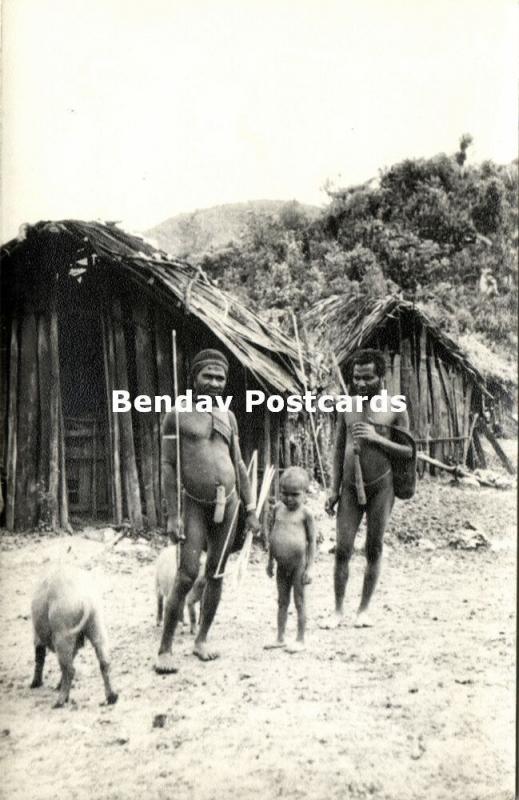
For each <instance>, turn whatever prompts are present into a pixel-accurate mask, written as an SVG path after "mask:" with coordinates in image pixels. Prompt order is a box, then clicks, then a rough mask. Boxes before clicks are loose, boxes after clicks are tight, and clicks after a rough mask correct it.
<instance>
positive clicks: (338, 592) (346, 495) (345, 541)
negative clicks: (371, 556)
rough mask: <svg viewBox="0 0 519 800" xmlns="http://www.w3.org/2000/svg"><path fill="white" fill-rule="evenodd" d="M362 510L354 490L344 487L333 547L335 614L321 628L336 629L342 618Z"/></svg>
mask: <svg viewBox="0 0 519 800" xmlns="http://www.w3.org/2000/svg"><path fill="white" fill-rule="evenodd" d="M363 513H364V509H363V508H361V506H359V504H358V503H357V497H356V495H355V492H354V490H352V489H351V488H350V487H348V486H347V487H345V488H344V489H343V491H342V494H341V499H340V501H339V508H338V510H337V543H336V546H335V570H334V591H335V613H334V614H333V615H332V616H331V617H330V618H329V619H327V620H326V621H325V622H322V623H321V625H320V627H321V628H337V627H338V626H339V625H340V624H341V622H342V618H343V606H344V595H345V592H346V584H347V583H348V577H349V565H350V559H351V556H352V553H353V545H354V544H355V536H356V535H357V531H358V529H359V525H360V522H361V519H362V515H363Z"/></svg>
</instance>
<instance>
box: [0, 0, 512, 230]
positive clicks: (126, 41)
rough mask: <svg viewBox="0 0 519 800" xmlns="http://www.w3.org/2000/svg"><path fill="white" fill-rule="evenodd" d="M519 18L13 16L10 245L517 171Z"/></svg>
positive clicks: (191, 12) (277, 9) (344, 2)
mask: <svg viewBox="0 0 519 800" xmlns="http://www.w3.org/2000/svg"><path fill="white" fill-rule="evenodd" d="M517 16H518V10H517V4H516V2H515V0H435V2H430V1H429V0H145V2H143V0H4V2H3V19H2V28H3V54H2V67H3V86H2V93H3V141H2V217H1V223H2V226H1V236H2V241H5V240H6V239H7V238H10V237H11V236H15V235H16V233H17V231H18V228H19V226H20V225H21V224H22V223H24V222H36V221H37V220H39V219H61V218H71V217H76V218H82V219H108V220H120V221H122V223H123V224H124V225H126V226H127V227H128V228H129V229H132V230H145V229H147V228H149V227H151V226H153V225H155V224H157V223H159V222H161V221H163V220H164V219H167V218H168V217H170V216H172V215H174V214H177V213H179V212H182V211H192V210H194V209H196V208H206V207H209V206H213V205H217V204H220V203H232V202H242V201H247V200H252V199H274V200H275V199H279V200H291V199H297V200H299V201H300V202H305V203H315V204H323V203H325V202H326V194H325V192H324V191H323V187H324V185H325V183H326V182H327V181H331V182H332V184H333V185H335V186H346V185H350V184H356V183H360V182H363V181H365V180H368V179H370V178H372V177H374V176H376V175H377V174H378V172H379V170H380V169H383V168H384V167H388V166H390V165H391V164H393V163H395V162H397V161H400V160H402V159H403V158H408V157H413V158H414V157H430V156H432V155H434V154H436V153H438V152H454V151H455V150H456V149H457V145H458V141H459V138H460V136H461V134H463V133H465V132H469V133H470V134H472V136H473V137H474V144H473V146H472V147H471V149H470V151H469V153H470V159H471V160H472V161H473V162H476V161H481V160H483V159H488V158H490V159H494V160H495V161H498V162H508V161H510V160H512V159H513V158H515V157H516V156H517V146H518V144H517V100H516V98H517V78H518V75H517V56H518V46H517V33H518V30H517Z"/></svg>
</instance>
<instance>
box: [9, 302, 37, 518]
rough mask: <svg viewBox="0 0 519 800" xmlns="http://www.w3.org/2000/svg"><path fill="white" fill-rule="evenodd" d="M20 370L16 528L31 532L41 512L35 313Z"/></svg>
mask: <svg viewBox="0 0 519 800" xmlns="http://www.w3.org/2000/svg"><path fill="white" fill-rule="evenodd" d="M19 370H20V374H19V393H20V394H19V396H20V398H23V402H22V403H20V404H19V408H18V431H17V433H18V447H17V451H18V452H17V457H18V468H17V470H16V495H15V503H16V509H15V527H16V528H17V529H18V530H30V529H31V528H33V527H34V526H35V525H36V522H37V513H38V489H37V471H38V458H37V446H38V407H39V406H38V338H37V326H36V315H35V314H34V313H33V312H27V313H26V314H25V315H24V317H23V320H22V326H21V337H20V364H19Z"/></svg>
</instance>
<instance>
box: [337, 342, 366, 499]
mask: <svg viewBox="0 0 519 800" xmlns="http://www.w3.org/2000/svg"><path fill="white" fill-rule="evenodd" d="M330 355H331V357H332V364H333V366H334V367H335V372H336V373H337V378H338V379H339V383H340V385H341V386H342V390H343V392H344V394H348V389H347V388H346V384H345V383H344V378H343V377H342V372H341V371H340V369H339V365H338V363H337V360H336V358H335V355H334V354H333V353H330ZM353 467H354V470H355V490H356V493H357V502H358V504H359V506H365V505H366V503H367V499H366V489H365V487H364V477H363V475H362V465H361V463H360V444H359V443H358V442H354V444H353Z"/></svg>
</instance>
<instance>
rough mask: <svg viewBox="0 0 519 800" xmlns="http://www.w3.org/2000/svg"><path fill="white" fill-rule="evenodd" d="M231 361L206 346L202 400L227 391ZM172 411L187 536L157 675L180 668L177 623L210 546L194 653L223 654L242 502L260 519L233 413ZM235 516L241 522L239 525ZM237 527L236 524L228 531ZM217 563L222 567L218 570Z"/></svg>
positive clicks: (199, 372)
mask: <svg viewBox="0 0 519 800" xmlns="http://www.w3.org/2000/svg"><path fill="white" fill-rule="evenodd" d="M228 372H229V363H228V361H227V359H226V357H225V356H224V354H223V353H221V352H220V351H219V350H202V351H201V352H200V353H198V354H197V355H196V356H195V358H194V359H193V363H192V367H191V381H192V385H193V393H194V395H195V396H196V397H197V398H198V397H200V396H202V395H203V396H209V397H211V399H212V400H213V404H214V398H216V397H217V396H221V395H222V394H223V393H224V391H225V386H226V383H227V375H228ZM176 413H177V412H175V411H172V412H170V413H169V414H167V415H166V417H165V419H164V423H163V443H162V476H163V478H162V480H163V494H164V496H165V498H166V505H167V515H168V522H167V531H168V534H169V536H170V538H171V539H172V540H173V541H174V542H182V547H181V557H180V565H179V569H178V572H177V576H176V579H175V584H174V587H173V591H172V592H171V594H170V596H169V598H168V601H167V604H166V611H165V616H164V628H163V631H162V639H161V642H160V647H159V654H158V658H157V661H156V664H155V671H156V672H158V673H161V674H163V673H171V672H176V671H177V668H176V666H175V665H174V663H173V660H172V656H171V645H172V641H173V636H174V633H175V628H176V626H177V623H178V621H179V619H181V618H182V613H183V608H184V601H185V597H186V595H187V593H188V592H189V590H190V589H191V587H192V586H193V583H194V582H195V580H196V578H197V575H198V571H199V564H200V555H201V552H202V550H203V549H205V548H207V561H206V572H205V574H206V586H205V590H204V594H203V598H202V607H201V618H200V629H199V632H198V635H197V637H196V639H195V645H194V651H193V652H194V654H195V655H197V656H198V657H199V658H200V659H201V660H202V661H210V660H212V659H214V658H217V657H218V653H216V652H215V651H213V650H211V649H209V647H208V645H207V635H208V632H209V629H210V627H211V624H212V622H213V619H214V616H215V614H216V610H217V608H218V604H219V602H220V597H221V593H222V578H223V572H224V570H225V563H226V561H227V558H228V556H229V553H230V552H231V551H232V545H233V541H234V537H235V535H236V530H235V529H236V518H237V516H238V515H237V513H235V512H236V509H237V505H238V504H239V503H240V502H241V503H242V504H243V506H244V509H245V513H246V520H245V524H246V526H247V527H248V528H249V529H251V530H253V531H258V530H259V529H260V524H259V521H258V518H257V517H256V513H255V510H254V504H253V503H252V502H251V491H250V484H249V479H248V476H247V471H246V469H245V465H244V463H243V460H242V457H241V453H240V445H239V439H238V426H237V424H236V418H235V416H234V414H233V413H232V411H222V410H219V409H216V408H214V407H213V409H212V411H210V412H208V411H196V410H193V411H189V412H182V413H179V414H178V420H177V416H176ZM177 431H179V434H180V448H179V452H180V469H181V482H182V488H183V492H182V496H183V515H182V520H181V521H179V515H178V500H179V498H178V493H177V469H178V468H179V465H178V464H177V441H176V436H177ZM233 522H234V524H233ZM231 525H233V528H234V530H232V531H231V534H230V536H229V530H230V528H231ZM217 567H219V569H218V573H217Z"/></svg>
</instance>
